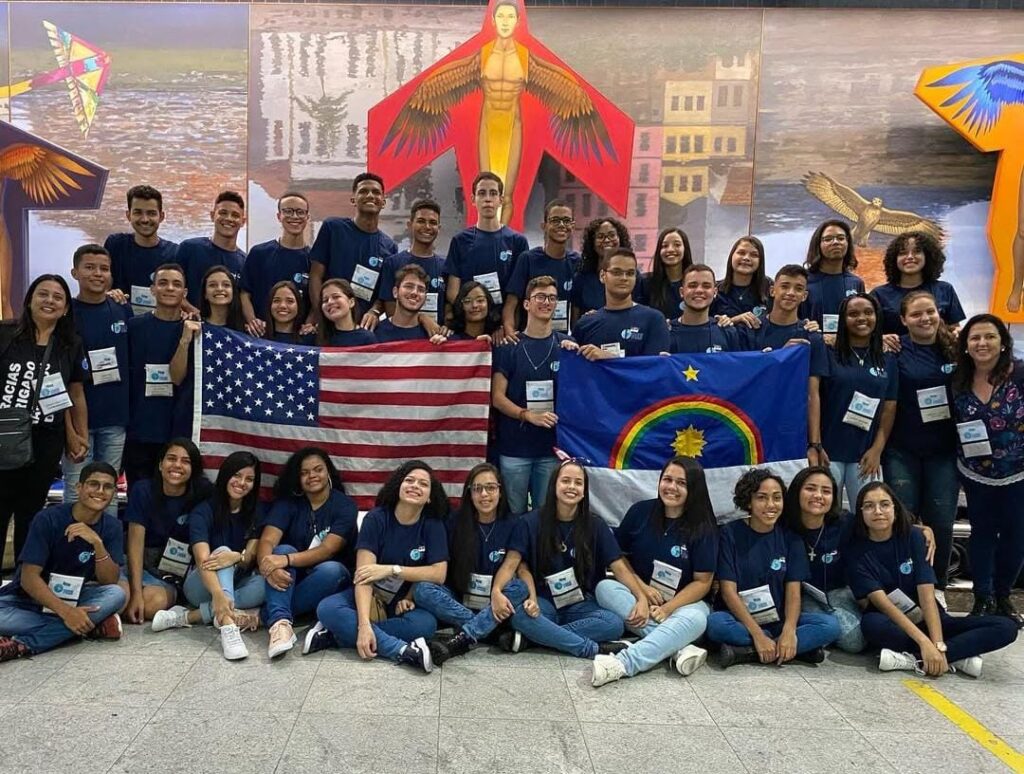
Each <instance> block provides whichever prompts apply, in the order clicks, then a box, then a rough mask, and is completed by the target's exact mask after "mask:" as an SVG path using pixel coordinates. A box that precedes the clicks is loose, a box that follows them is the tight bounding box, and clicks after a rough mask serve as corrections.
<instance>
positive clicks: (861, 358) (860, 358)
mask: <svg viewBox="0 0 1024 774" xmlns="http://www.w3.org/2000/svg"><path fill="white" fill-rule="evenodd" d="M850 351H851V352H852V353H853V356H854V357H855V358H857V362H858V363H859V364H860V366H861V368H863V367H864V358H865V357H867V356H868V348H867V347H865V348H864V354H863V355H861V354H860V352H858V351H857V348H856V347H852V346H851V347H850Z"/></svg>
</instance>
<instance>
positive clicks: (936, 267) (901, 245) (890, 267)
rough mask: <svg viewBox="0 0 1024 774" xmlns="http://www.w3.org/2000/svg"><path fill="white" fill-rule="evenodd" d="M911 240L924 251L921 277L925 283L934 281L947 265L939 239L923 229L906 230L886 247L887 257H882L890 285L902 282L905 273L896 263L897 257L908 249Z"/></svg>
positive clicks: (886, 277)
mask: <svg viewBox="0 0 1024 774" xmlns="http://www.w3.org/2000/svg"><path fill="white" fill-rule="evenodd" d="M911 240H913V241H914V244H915V245H916V246H917V247H919V248H921V252H922V253H924V268H923V269H922V270H921V279H922V280H923V281H924V283H926V284H927V283H929V282H934V281H935V280H937V279H938V278H939V277H941V276H942V270H943V268H945V266H946V254H945V253H944V252H942V246H941V245H939V242H938V240H937V239H935V237H933V236H932V235H931V234H926V233H925V232H923V231H904V232H903V233H902V234H900V235H899V236H898V237H896V238H895V239H894V240H892V241H891V242H890V243H889V246H888V247H886V248H885V258H883V259H882V266H883V267H884V268H885V279H886V280H887V281H888V282H889V284H890V285H899V284H900V279H902V276H903V273H902V272H901V271H900V270H899V267H898V266H897V265H896V259H897V258H898V257H899V256H900V254H901V253H903V251H904V250H906V249H907V247H908V246H909V244H910V241H911Z"/></svg>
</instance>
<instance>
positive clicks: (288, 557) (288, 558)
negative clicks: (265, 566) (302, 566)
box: [285, 554, 292, 567]
mask: <svg viewBox="0 0 1024 774" xmlns="http://www.w3.org/2000/svg"><path fill="white" fill-rule="evenodd" d="M285 559H287V560H288V566H289V567H291V566H292V555H291V554H285Z"/></svg>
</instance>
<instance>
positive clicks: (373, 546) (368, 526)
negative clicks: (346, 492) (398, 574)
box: [356, 509, 384, 557]
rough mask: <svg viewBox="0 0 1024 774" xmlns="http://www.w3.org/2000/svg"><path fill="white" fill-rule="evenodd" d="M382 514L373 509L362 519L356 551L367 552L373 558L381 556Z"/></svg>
mask: <svg viewBox="0 0 1024 774" xmlns="http://www.w3.org/2000/svg"><path fill="white" fill-rule="evenodd" d="M383 514H384V512H383V511H380V510H376V509H374V510H373V511H370V513H368V514H366V518H365V519H363V526H362V527H361V528H360V529H359V539H358V540H357V541H356V550H357V551H358V550H363V551H369V552H371V553H372V554H373V555H374V556H376V557H380V555H381V542H382V538H383V529H382V528H381V527H382V525H383V518H382V516H383Z"/></svg>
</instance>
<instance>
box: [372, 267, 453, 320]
mask: <svg viewBox="0 0 1024 774" xmlns="http://www.w3.org/2000/svg"><path fill="white" fill-rule="evenodd" d="M410 263H411V264H415V265H416V266H419V267H420V268H421V269H423V271H425V272H426V273H427V300H426V301H425V302H424V304H423V309H422V310H421V311H422V312H424V313H427V314H430V313H431V312H433V314H434V316H435V317H436V318H437V324H438V325H442V324H443V323H444V258H442V257H441V256H439V255H433V256H431V257H430V258H417V257H416V256H415V255H413V254H412V253H410V252H409V251H408V250H402V252H400V253H395V254H394V255H389V256H388V257H387V258H385V259H384V270H383V271H382V272H381V273H380V291H379V295H380V300H381V301H394V300H395V292H394V291H395V273H396V272H397V271H398V270H399V269H401V268H402V267H403V266H405V265H407V264H410Z"/></svg>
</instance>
